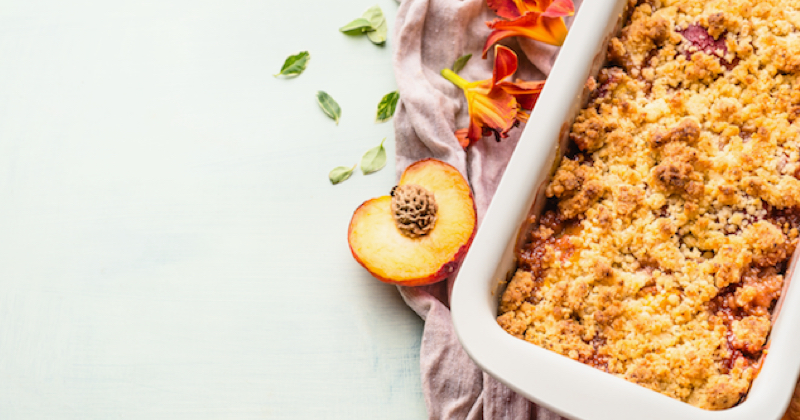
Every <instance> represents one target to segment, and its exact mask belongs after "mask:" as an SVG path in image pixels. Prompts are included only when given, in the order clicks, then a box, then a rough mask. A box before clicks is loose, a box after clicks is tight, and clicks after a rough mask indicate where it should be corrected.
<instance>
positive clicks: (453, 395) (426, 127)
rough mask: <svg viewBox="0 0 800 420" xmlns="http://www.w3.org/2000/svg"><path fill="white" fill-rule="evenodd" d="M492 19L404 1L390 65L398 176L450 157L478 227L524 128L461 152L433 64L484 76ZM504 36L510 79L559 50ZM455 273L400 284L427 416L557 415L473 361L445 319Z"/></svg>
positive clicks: (437, 2)
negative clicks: (512, 66) (468, 192)
mask: <svg viewBox="0 0 800 420" xmlns="http://www.w3.org/2000/svg"><path fill="white" fill-rule="evenodd" d="M578 3H579V1H576V6H577V5H578ZM495 18H496V15H495V14H494V13H493V12H492V11H491V10H490V9H489V8H488V7H487V6H486V3H485V0H404V1H403V2H402V3H401V5H400V8H399V10H398V13H397V18H396V21H395V32H394V39H395V51H394V56H393V60H394V71H395V78H396V80H397V86H398V92H399V93H400V101H399V103H398V106H397V112H396V113H395V116H394V124H395V139H396V141H395V143H396V156H397V158H396V159H397V161H396V168H397V177H398V178H399V176H400V174H402V172H403V170H404V169H405V168H406V167H407V166H408V165H410V164H411V163H413V162H416V161H417V160H420V159H424V158H428V157H433V158H436V159H439V160H442V161H445V162H448V163H450V164H451V165H453V166H454V167H455V168H457V169H458V170H459V171H460V172H461V173H462V174H463V175H464V176H465V177H466V178H467V179H468V181H469V182H470V185H471V186H472V191H473V195H474V198H475V205H476V208H477V210H478V222H479V225H480V221H481V220H482V218H483V215H484V213H485V212H486V209H487V207H488V206H489V203H490V201H491V199H492V196H493V194H494V192H495V190H496V188H497V185H498V183H499V182H500V179H501V178H502V175H503V172H504V170H505V167H506V164H507V162H508V159H509V158H510V156H511V153H512V152H513V151H514V148H515V146H516V144H517V141H518V140H519V136H520V134H521V133H522V128H516V129H513V130H511V132H510V133H509V137H508V138H505V139H502V141H500V142H496V141H495V140H494V139H493V138H484V139H482V140H480V141H478V142H477V143H475V144H474V145H471V146H470V147H469V148H468V149H467V150H466V151H465V150H464V149H463V148H462V147H461V146H460V145H459V143H458V140H457V139H456V137H455V135H454V132H455V131H456V129H458V128H464V127H467V125H468V124H469V116H468V114H467V109H466V103H465V101H464V99H463V93H462V92H461V90H460V89H459V88H457V87H456V86H454V85H452V84H451V83H450V82H449V81H447V80H445V79H444V78H443V77H441V75H440V71H441V70H442V69H444V68H450V67H451V66H452V65H453V62H454V61H455V60H456V59H457V58H458V57H460V56H462V55H464V54H469V53H471V54H472V55H473V58H472V59H471V60H470V61H469V62H468V63H467V65H466V66H465V67H464V69H463V70H462V71H461V72H460V76H462V77H463V78H465V79H466V80H470V81H474V80H482V79H487V78H490V77H491V75H492V57H491V54H490V57H488V59H486V60H482V59H481V58H480V56H481V51H482V48H483V44H484V42H485V41H486V38H487V36H488V35H489V33H490V30H489V28H488V27H487V26H486V22H487V21H490V20H493V19H495ZM567 23H568V24H569V23H570V19H567ZM503 43H504V44H505V45H508V46H510V47H511V48H513V49H514V50H516V51H517V52H518V55H519V56H520V60H519V68H518V70H517V73H516V74H515V75H514V78H515V79H516V78H520V79H524V80H543V79H544V78H545V76H546V74H547V73H549V71H550V69H551V67H552V62H553V60H554V59H555V56H556V54H557V52H558V48H556V47H550V46H546V45H544V44H541V43H538V42H535V41H529V40H522V41H520V42H519V43H517V42H516V41H514V40H510V42H505V41H504V42H503ZM523 52H524V55H523V54H522V53H523ZM525 56H527V57H528V59H527V60H526V59H525ZM454 279H455V276H451V277H450V278H449V279H447V281H443V282H440V283H437V284H433V285H429V286H422V287H403V286H400V287H399V290H400V293H401V295H402V296H403V299H404V300H405V302H406V303H407V304H408V305H409V307H411V308H412V309H413V310H414V311H415V312H416V313H417V314H419V316H420V317H421V318H422V319H423V320H424V321H425V327H424V329H423V334H422V346H421V349H420V368H421V376H422V388H423V392H424V395H425V403H426V405H427V407H428V413H429V418H431V419H442V420H462V419H468V420H480V419H485V420H512V419H513V420H517V419H537V420H558V419H560V418H561V417H559V416H557V415H555V414H553V413H552V412H549V411H547V410H546V409H543V408H541V407H537V406H536V405H534V404H532V403H530V402H529V401H527V400H526V399H524V398H522V397H521V396H519V395H518V394H516V393H514V392H513V391H511V390H510V389H508V388H507V387H505V386H504V385H503V384H501V383H500V382H498V381H497V380H495V379H494V378H492V377H491V376H489V375H487V374H485V373H483V372H482V371H481V370H480V369H479V368H478V367H477V366H476V365H475V364H474V363H473V362H472V360H470V358H469V356H468V355H467V354H466V353H465V352H464V350H463V349H462V348H461V345H460V343H459V342H458V338H457V337H456V334H455V331H454V330H453V324H452V321H451V318H450V310H449V296H450V292H451V290H452V286H453V281H454Z"/></svg>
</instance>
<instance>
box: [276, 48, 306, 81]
mask: <svg viewBox="0 0 800 420" xmlns="http://www.w3.org/2000/svg"><path fill="white" fill-rule="evenodd" d="M310 59H311V55H309V54H308V51H301V52H299V53H297V54H295V55H290V56H289V57H287V58H286V61H284V62H283V67H281V71H280V72H279V73H278V74H275V75H274V76H275V77H278V76H285V77H296V76H299V75H300V73H302V72H303V71H304V70H305V69H306V65H308V60H310Z"/></svg>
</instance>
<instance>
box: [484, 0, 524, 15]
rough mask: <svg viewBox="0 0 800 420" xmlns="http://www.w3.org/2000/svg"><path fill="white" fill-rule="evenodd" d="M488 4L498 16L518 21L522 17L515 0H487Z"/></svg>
mask: <svg viewBox="0 0 800 420" xmlns="http://www.w3.org/2000/svg"><path fill="white" fill-rule="evenodd" d="M486 4H487V5H488V6H489V8H490V9H492V10H494V12H495V13H497V16H500V17H504V18H506V19H516V18H518V17H520V16H522V13H520V11H519V8H518V7H517V4H516V2H515V1H514V0H486Z"/></svg>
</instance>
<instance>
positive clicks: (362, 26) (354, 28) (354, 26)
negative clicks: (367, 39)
mask: <svg viewBox="0 0 800 420" xmlns="http://www.w3.org/2000/svg"><path fill="white" fill-rule="evenodd" d="M371 30H373V27H372V23H370V21H369V20H368V19H366V18H363V17H360V18H358V19H354V20H353V21H352V22H350V23H348V24H347V25H344V26H342V27H341V28H339V31H340V32H344V33H346V34H348V35H360V34H362V33H364V32H365V31H371Z"/></svg>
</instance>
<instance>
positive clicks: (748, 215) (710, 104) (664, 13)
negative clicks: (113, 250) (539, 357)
mask: <svg viewBox="0 0 800 420" xmlns="http://www.w3.org/2000/svg"><path fill="white" fill-rule="evenodd" d="M630 6H631V7H630V8H629V10H630V19H629V20H628V22H627V24H626V25H625V27H624V28H623V29H622V31H621V32H620V34H619V35H618V36H617V37H615V38H613V39H611V41H610V42H609V45H608V60H609V65H608V66H607V67H606V68H604V69H603V70H601V72H600V74H599V75H598V77H597V80H596V81H592V82H591V83H588V84H587V86H590V87H592V88H593V92H592V95H591V98H590V100H589V104H588V105H587V106H586V107H585V108H584V109H583V110H582V111H581V112H580V113H579V114H578V115H577V117H576V120H575V122H574V124H573V126H572V131H571V133H570V140H571V143H572V144H573V146H574V150H571V151H570V152H568V153H567V155H566V156H565V157H564V158H563V159H562V161H561V163H560V164H559V167H558V169H557V170H556V172H555V174H554V176H553V179H552V180H551V182H550V183H549V185H548V186H547V189H546V195H547V197H548V202H547V205H546V209H545V211H544V213H543V214H542V215H541V216H540V217H538V218H536V220H535V222H534V223H533V227H532V229H531V231H530V234H529V237H528V238H526V239H527V240H526V243H525V244H524V245H523V246H522V247H521V248H520V249H518V250H517V257H518V258H517V260H518V270H517V272H516V273H515V275H514V277H513V278H512V280H511V281H510V283H509V285H508V287H507V290H506V292H505V293H504V294H503V295H502V297H501V302H500V310H499V316H498V318H497V321H498V323H499V324H500V325H501V326H502V327H503V328H504V329H505V330H506V331H508V332H509V333H510V334H512V335H514V336H516V337H518V338H520V339H523V340H526V341H529V342H531V343H533V344H536V345H538V346H541V347H544V348H546V349H550V350H552V351H555V352H558V353H560V354H563V355H565V356H568V357H570V358H573V359H576V360H579V361H581V362H584V363H587V364H589V365H591V366H594V367H596V368H598V369H601V370H604V371H606V372H609V373H611V374H613V375H616V376H619V377H622V378H624V379H627V380H629V381H632V382H635V383H637V384H639V385H642V386H644V387H647V388H650V389H652V390H655V391H657V392H661V393H663V394H666V395H668V396H670V397H673V398H677V399H679V400H682V401H685V402H687V403H689V404H692V405H694V406H697V407H701V408H704V409H711V410H718V409H725V408H729V407H732V406H734V405H736V404H737V403H738V402H739V401H741V399H742V398H743V397H744V395H745V394H746V392H747V390H748V389H749V387H750V383H751V382H752V379H753V378H754V376H755V375H756V374H757V372H758V369H759V366H760V360H761V356H762V355H763V353H764V345H765V343H766V342H767V339H768V335H769V331H770V329H771V326H772V319H771V317H772V311H773V309H774V306H775V303H776V302H777V300H778V298H779V297H780V293H781V289H782V287H783V283H784V275H785V274H786V269H787V265H788V263H789V259H790V258H791V255H792V254H793V252H794V250H795V248H796V246H797V241H798V228H800V179H798V178H800V122H798V121H797V120H798V116H800V0H788V1H786V0H783V1H780V0H765V1H759V2H752V1H747V0H643V1H639V2H636V1H631V5H630Z"/></svg>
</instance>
